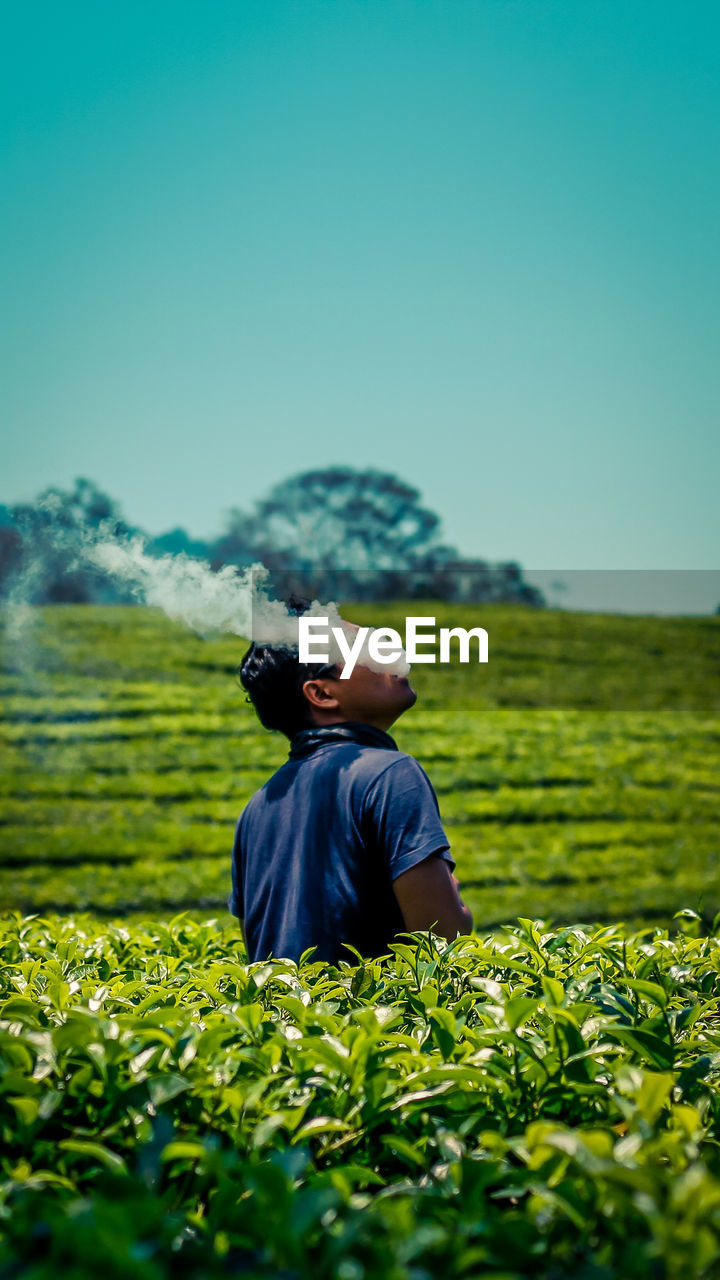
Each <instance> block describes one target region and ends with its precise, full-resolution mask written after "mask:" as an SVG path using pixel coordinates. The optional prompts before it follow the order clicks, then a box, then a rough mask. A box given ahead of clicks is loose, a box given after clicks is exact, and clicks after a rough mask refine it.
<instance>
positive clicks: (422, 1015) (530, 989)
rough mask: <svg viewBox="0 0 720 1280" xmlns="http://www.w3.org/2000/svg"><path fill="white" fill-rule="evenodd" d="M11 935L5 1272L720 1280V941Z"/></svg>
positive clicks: (4, 1011)
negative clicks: (289, 957) (296, 958)
mask: <svg viewBox="0 0 720 1280" xmlns="http://www.w3.org/2000/svg"><path fill="white" fill-rule="evenodd" d="M684 928H685V932H681V933H680V934H679V935H678V936H675V937H673V938H671V937H670V936H669V935H668V934H667V933H664V932H662V931H660V930H659V929H656V930H646V931H645V932H644V933H642V934H638V935H636V936H634V937H628V936H625V935H623V933H622V932H621V931H620V930H619V929H616V928H613V927H606V928H598V929H594V930H584V929H581V928H579V927H573V928H566V929H562V930H559V931H546V930H544V928H543V925H542V923H541V922H539V921H531V920H529V919H523V920H521V921H520V922H519V923H518V925H517V926H516V927H514V928H512V929H507V930H505V931H504V932H503V933H502V934H500V935H497V936H487V937H485V938H484V939H483V938H479V937H475V938H460V939H458V940H457V941H456V942H455V943H453V944H452V945H449V946H448V945H446V944H444V943H442V942H440V941H438V940H437V939H435V938H433V937H432V936H429V935H415V936H414V937H413V938H408V939H407V941H402V942H398V943H397V944H396V945H395V946H394V947H393V949H392V953H391V955H389V956H388V957H386V958H383V959H380V960H373V961H364V962H361V961H359V958H358V957H356V956H353V955H349V957H348V964H341V965H340V966H339V967H338V968H331V967H328V966H326V965H321V964H313V962H312V957H311V956H306V957H304V958H303V960H302V961H301V963H300V964H299V965H294V964H292V963H290V962H287V961H282V960H271V961H269V962H267V963H261V964H254V965H248V964H246V963H245V962H244V955H243V952H242V944H241V941H240V939H239V937H238V935H237V933H236V932H235V930H234V929H228V928H223V927H222V926H220V925H219V924H218V923H217V922H215V921H206V922H204V923H196V922H193V921H191V920H189V919H188V918H187V917H182V916H181V917H177V918H175V919H174V920H172V921H170V922H169V923H158V922H157V921H146V922H144V923H139V922H138V923H135V924H133V925H128V924H108V925H107V926H104V927H103V926H101V925H99V924H98V923H97V921H94V920H93V919H92V918H90V917H87V916H85V917H83V916H78V917H76V918H69V919H66V920H64V921H60V920H55V921H51V920H46V919H42V918H37V917H36V918H22V917H21V916H20V915H19V914H10V915H6V916H4V917H3V918H2V919H1V920H0V960H1V962H2V968H1V969H0V1061H1V1063H2V1067H1V1070H2V1076H1V1077H0V1108H1V1110H0V1127H1V1131H2V1148H1V1149H2V1154H1V1155H0V1176H1V1178H2V1185H1V1187H0V1275H2V1276H4V1277H5V1276H7V1277H8V1278H9V1277H11V1276H19V1275H22V1277H23V1280H51V1277H52V1280H56V1276H57V1275H58V1274H60V1275H62V1276H63V1277H70V1278H71V1280H86V1278H89V1277H90V1276H93V1277H95V1276H97V1275H99V1274H106V1275H108V1276H110V1277H115V1276H117V1277H121V1276H122V1277H123V1278H125V1277H127V1276H130V1275H132V1276H133V1277H140V1278H141V1280H161V1278H163V1280H164V1278H165V1277H170V1276H171V1275H172V1276H181V1277H192V1278H193V1280H200V1278H201V1277H203V1278H204V1277H215V1276H217V1277H227V1276H237V1275H242V1276H257V1277H271V1276H272V1277H277V1276H282V1277H285V1278H286V1280H290V1278H291V1277H297V1278H298V1280H305V1278H307V1280H310V1278H312V1280H325V1277H328V1278H330V1277H333V1278H335V1277H337V1280H363V1277H367V1278H368V1280H425V1278H427V1277H435V1276H438V1277H439V1276H452V1277H456V1276H457V1277H474V1276H486V1277H495V1280H500V1277H502V1278H503V1280H520V1278H521V1277H526V1276H534V1277H542V1278H543V1280H554V1278H556V1277H573V1278H574V1280H577V1278H579V1277H587V1278H588V1280H590V1278H591V1277H592V1280H609V1278H610V1277H622V1278H623V1280H633V1278H634V1277H637V1280H640V1277H643V1280H644V1278H645V1277H648V1276H650V1277H654V1278H656V1280H694V1278H696V1277H697V1278H698V1280H700V1278H702V1280H710V1278H711V1277H713V1276H717V1275H718V1274H720V1152H719V1150H718V1131H719V1130H718V1125H719V1121H720V1088H719V1086H718V1072H719V1070H720V1021H719V1019H718V1003H719V1001H720V941H719V940H718V939H717V938H715V937H707V936H704V937H701V936H692V935H693V934H694V933H697V932H698V921H697V920H695V919H693V918H692V916H691V914H690V913H687V915H686V919H685V922H684Z"/></svg>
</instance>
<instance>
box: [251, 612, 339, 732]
mask: <svg viewBox="0 0 720 1280" xmlns="http://www.w3.org/2000/svg"><path fill="white" fill-rule="evenodd" d="M286 604H287V605H288V609H289V611H290V612H291V613H295V614H296V615H298V616H299V615H300V614H301V613H304V611H305V609H306V608H307V607H308V601H305V600H300V599H298V598H297V597H293V596H291V597H290V598H289V599H288V600H287V601H286ZM334 670H335V668H334V667H332V666H330V665H329V664H328V663H322V662H299V661H298V652H297V649H293V648H291V647H289V646H287V645H270V644H251V645H250V648H249V649H248V651H247V653H246V654H245V655H244V657H243V660H242V662H241V663H240V668H239V672H238V674H239V676H240V683H241V684H242V687H243V689H244V690H245V692H246V693H247V695H248V698H249V701H250V702H252V704H253V706H254V708H255V711H256V712H257V717H258V719H259V721H260V723H261V725H263V726H264V728H266V729H277V730H279V731H280V733H284V734H285V735H286V737H288V738H292V737H293V735H294V734H296V733H297V732H298V731H299V730H300V729H307V728H309V727H310V726H311V725H312V724H313V720H312V716H311V712H310V704H309V702H308V700H307V698H306V697H305V695H304V693H303V685H304V683H305V681H306V680H313V679H315V678H316V677H317V676H319V675H321V674H322V675H329V674H330V672H331V671H334Z"/></svg>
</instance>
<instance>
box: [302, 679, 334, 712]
mask: <svg viewBox="0 0 720 1280" xmlns="http://www.w3.org/2000/svg"><path fill="white" fill-rule="evenodd" d="M302 689H303V694H304V695H305V697H306V698H307V700H308V702H309V703H310V706H311V707H317V709H318V711H335V709H336V708H337V707H338V706H339V705H340V704H339V702H338V700H337V698H336V697H335V695H334V694H333V693H332V692H331V691H330V689H329V688H328V686H327V685H326V684H325V681H324V680H306V681H305V683H304V684H303V687H302Z"/></svg>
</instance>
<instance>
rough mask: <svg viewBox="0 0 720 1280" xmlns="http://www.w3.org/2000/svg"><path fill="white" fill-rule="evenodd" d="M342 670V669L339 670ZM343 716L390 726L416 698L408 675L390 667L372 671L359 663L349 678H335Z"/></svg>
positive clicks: (334, 683)
mask: <svg viewBox="0 0 720 1280" xmlns="http://www.w3.org/2000/svg"><path fill="white" fill-rule="evenodd" d="M338 674H339V672H338ZM332 692H333V695H334V696H335V698H336V699H337V702H338V706H339V710H340V713H341V714H340V719H342V720H359V721H361V722H362V723H363V724H374V725H376V726H377V727H378V728H379V729H387V728H389V726H390V725H391V724H394V722H395V721H396V720H397V719H398V716H401V715H402V713H403V711H407V709H408V707H411V706H412V705H413V703H414V702H416V700H417V693H416V692H415V690H414V689H413V688H412V687H411V685H410V681H409V679H408V677H407V676H398V675H395V674H394V673H392V672H390V671H373V670H371V668H370V667H363V666H361V665H360V663H358V664H357V665H356V666H355V668H354V669H353V672H352V675H351V676H350V677H349V679H347V680H340V679H337V680H334V681H333V683H332Z"/></svg>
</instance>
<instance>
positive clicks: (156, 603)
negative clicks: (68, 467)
mask: <svg viewBox="0 0 720 1280" xmlns="http://www.w3.org/2000/svg"><path fill="white" fill-rule="evenodd" d="M53 545H55V546H56V547H58V548H62V549H63V550H64V551H65V552H66V553H68V554H69V567H70V569H72V570H75V569H83V568H93V569H96V570H98V571H99V572H101V573H102V574H104V575H106V576H107V577H109V578H111V579H112V580H113V581H114V582H115V583H117V584H122V585H123V586H124V587H125V588H126V589H127V590H129V591H130V593H131V594H132V595H133V596H134V597H135V599H136V600H138V601H139V602H140V603H142V604H145V605H149V606H153V607H156V608H159V609H161V610H162V611H163V613H165V614H166V615H167V616H168V617H169V618H172V619H173V620H174V621H175V622H182V623H184V625H185V626H187V627H190V628H191V629H192V630H194V631H196V632H198V633H199V634H201V635H208V634H213V633H217V632H225V633H228V632H229V633H231V634H232V635H236V636H241V637H243V638H244V639H246V640H252V641H255V642H256V643H259V644H275V645H285V646H288V647H289V648H297V647H298V619H297V615H296V613H295V612H294V611H293V610H292V609H290V608H288V606H287V605H286V604H285V603H284V602H283V601H281V600H273V599H271V597H270V595H269V593H268V590H267V582H268V578H269V573H268V571H267V569H266V568H265V567H264V566H263V565H262V564H254V565H251V566H250V567H249V568H245V569H240V568H238V567H237V566H235V565H225V566H224V567H223V568H222V569H219V570H214V569H212V568H211V566H210V565H209V564H208V563H207V562H206V561H204V560H198V559H195V558H194V557H192V556H188V555H186V554H185V553H183V552H180V553H178V554H176V555H170V554H165V555H161V556H155V555H151V554H150V553H149V552H148V550H147V545H146V542H145V540H144V539H143V538H142V537H141V536H140V535H135V536H128V535H119V534H117V533H116V532H114V531H113V529H112V526H103V525H100V526H99V528H98V529H96V530H92V531H90V530H87V529H79V528H78V527H77V526H75V527H74V528H70V529H68V528H66V529H59V530H57V532H56V534H55V536H53ZM41 570H42V566H41V564H40V561H39V560H38V562H37V563H35V561H33V562H32V563H31V564H30V565H28V566H27V568H26V572H25V574H24V575H22V579H21V580H19V581H18V583H17V584H16V592H15V594H14V597H13V598H12V600H9V601H8V606H9V607H8V609H7V614H8V624H9V630H11V631H12V634H13V637H14V638H15V640H16V641H17V640H19V639H20V634H21V633H22V632H25V630H26V628H27V626H28V623H29V621H30V618H31V616H32V610H31V609H30V608H29V606H28V605H27V603H26V601H27V596H26V595H25V592H24V590H23V588H24V587H29V586H30V585H31V579H32V585H34V586H36V585H37V582H36V579H37V578H38V575H39V574H41ZM23 597H24V598H23ZM305 612H306V615H307V614H310V615H311V616H315V617H327V619H328V626H329V628H330V641H329V649H328V652H329V661H330V662H335V663H337V662H339V663H341V664H342V661H343V659H342V655H341V652H340V649H339V647H338V645H337V641H336V640H335V638H334V636H333V635H332V628H333V627H336V628H342V629H343V631H344V632H345V635H346V636H347V637H348V639H349V640H350V641H351V642H352V639H353V631H354V629H353V628H352V626H351V625H350V624H349V623H347V622H345V621H344V620H343V619H342V618H341V616H340V613H339V611H338V608H337V605H336V604H334V603H320V602H319V601H317V600H316V601H313V603H312V604H311V605H310V606H309V608H308V609H307V610H306V611H305ZM357 661H358V663H359V664H360V665H363V666H366V667H371V668H373V669H375V670H377V671H388V670H392V671H395V672H397V673H399V674H403V675H404V674H406V673H407V671H409V667H408V665H407V662H405V661H404V655H403V658H402V659H400V660H397V661H396V662H395V663H393V664H392V665H391V666H388V664H387V663H384V664H382V665H381V664H379V663H377V662H375V661H374V659H373V658H372V657H371V655H370V654H369V653H368V650H367V639H366V642H365V644H364V645H363V648H362V651H361V654H360V657H359V658H358V660H357Z"/></svg>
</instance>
